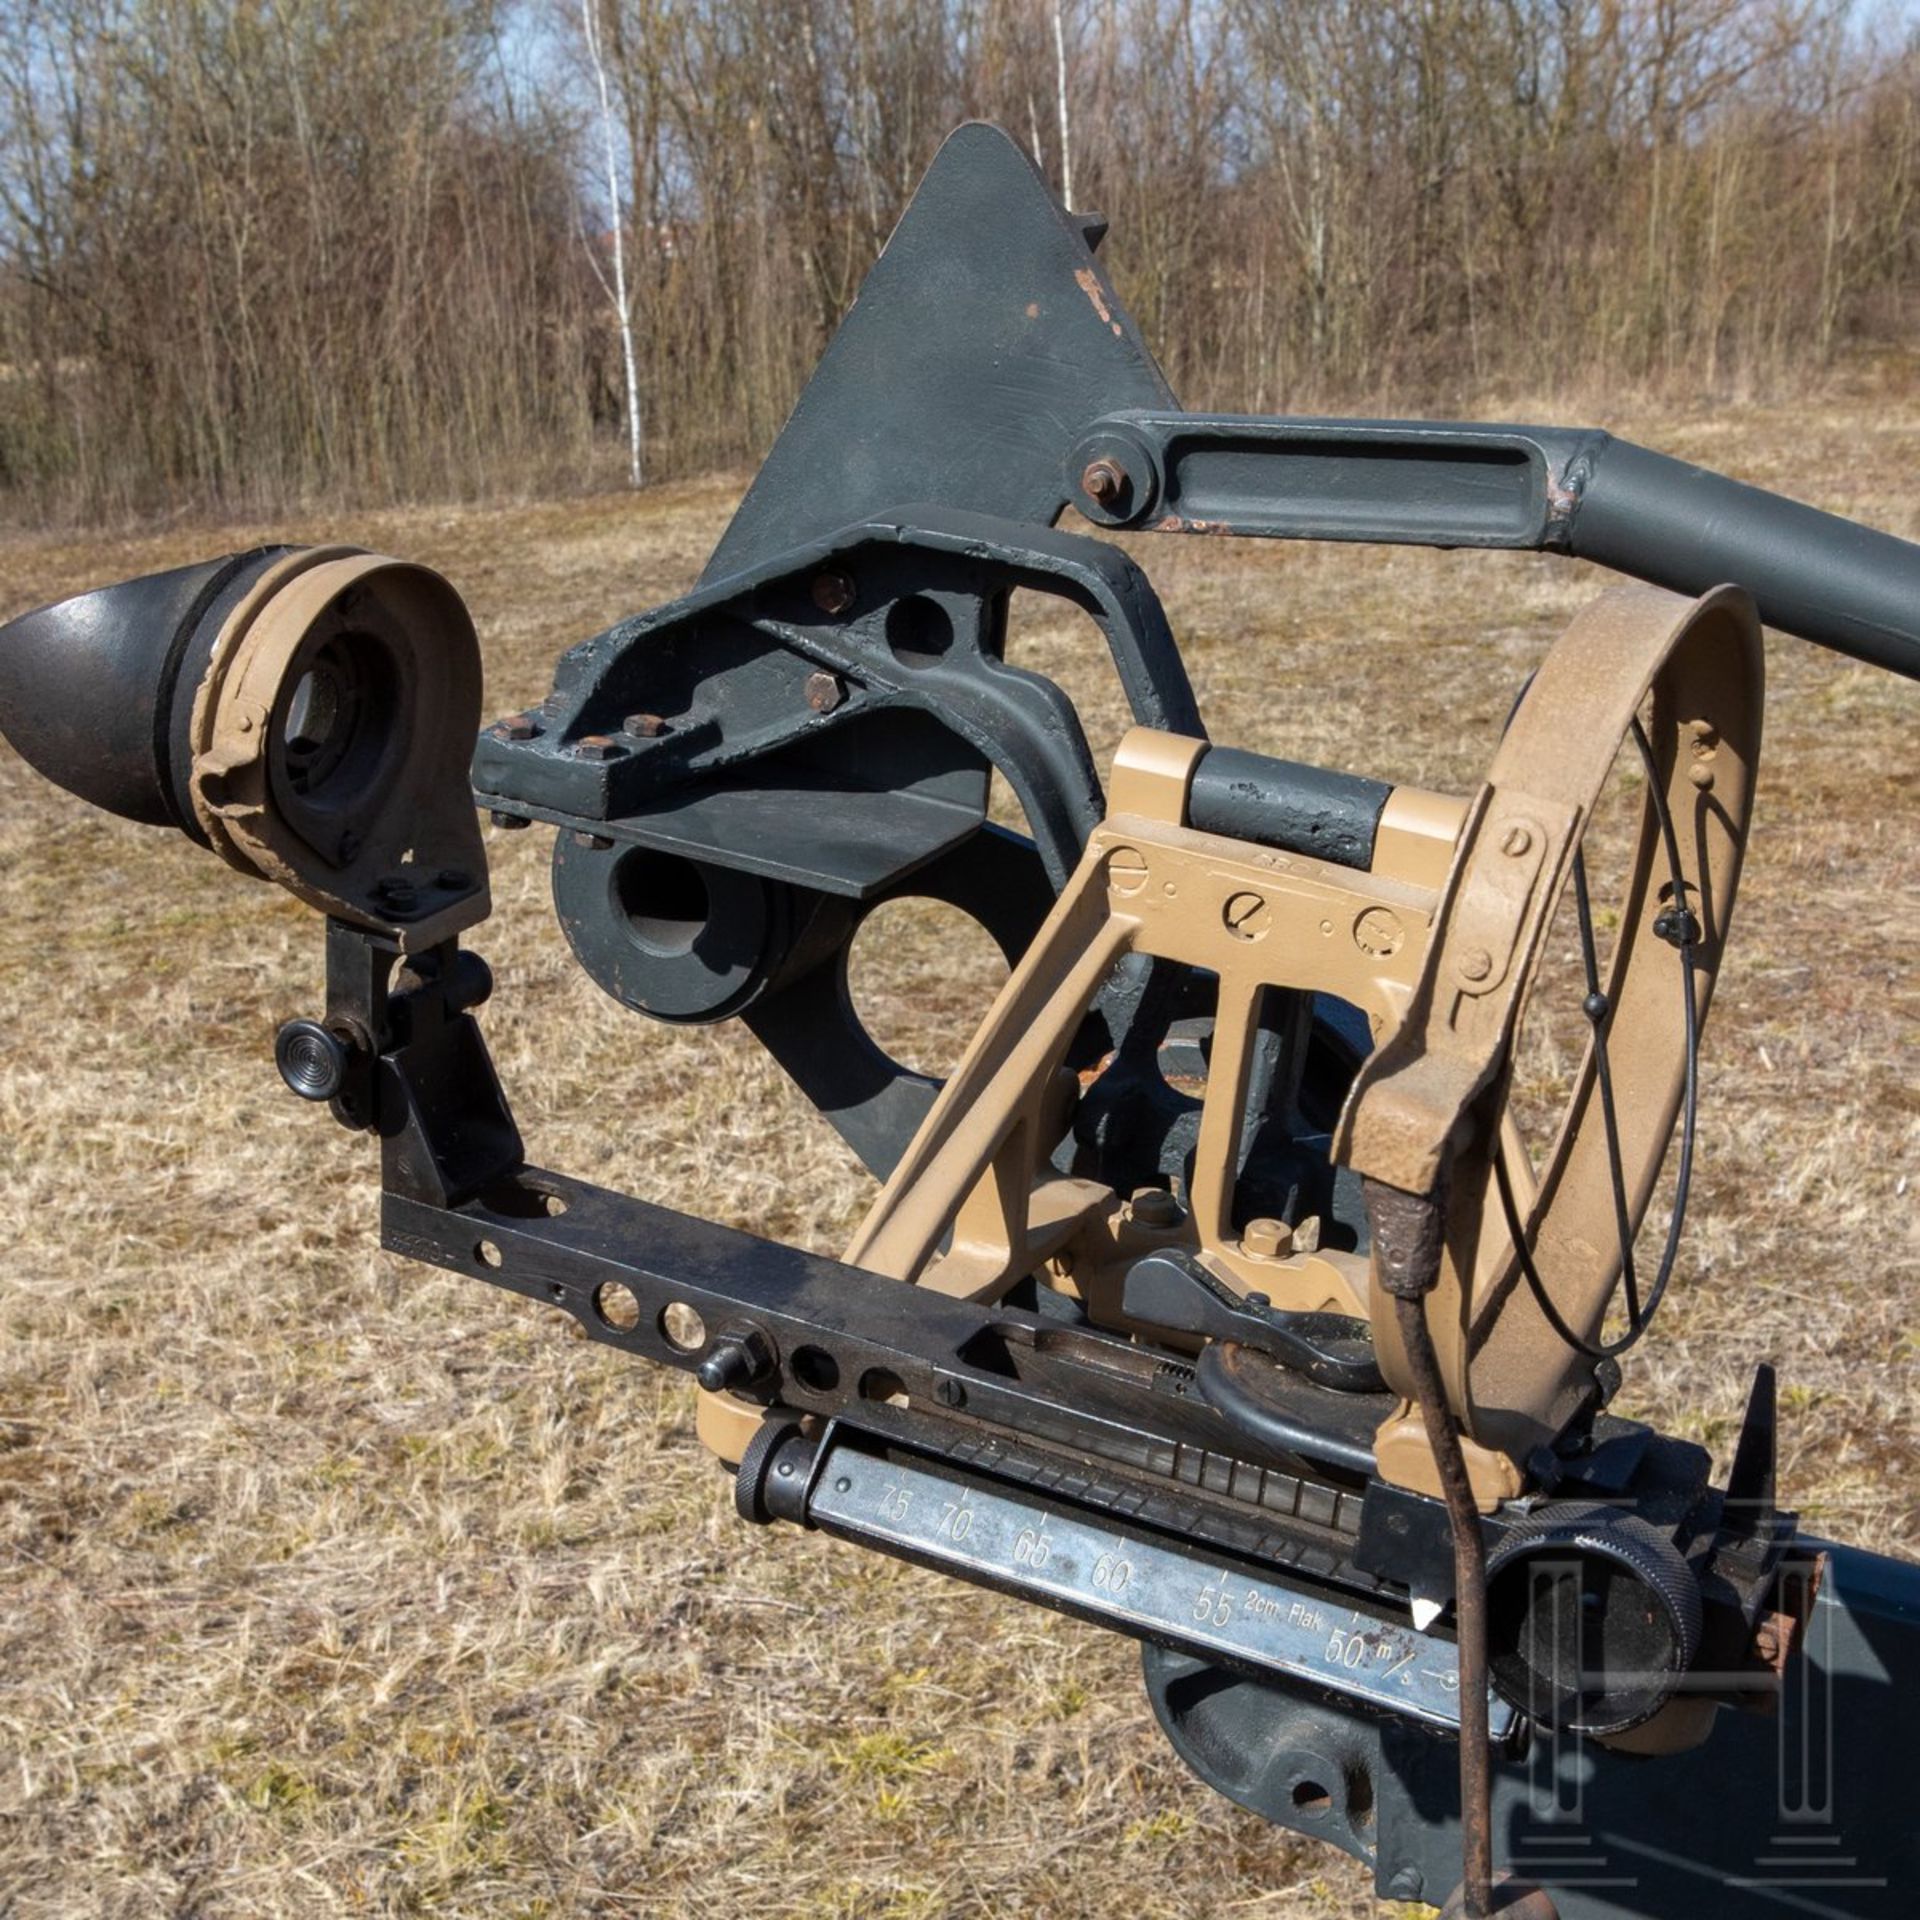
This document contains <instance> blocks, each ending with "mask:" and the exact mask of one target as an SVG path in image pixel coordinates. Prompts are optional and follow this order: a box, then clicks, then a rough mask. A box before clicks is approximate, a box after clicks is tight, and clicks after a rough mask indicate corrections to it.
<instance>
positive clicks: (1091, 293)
mask: <svg viewBox="0 0 1920 1920" xmlns="http://www.w3.org/2000/svg"><path fill="white" fill-rule="evenodd" d="M1073 277H1074V279H1075V280H1077V281H1078V282H1079V283H1080V291H1081V292H1082V293H1084V294H1085V295H1086V296H1087V298H1088V299H1089V300H1090V301H1092V302H1093V310H1094V312H1095V313H1097V314H1098V315H1099V316H1100V319H1101V321H1102V323H1103V324H1104V325H1106V326H1109V327H1112V328H1113V330H1114V332H1115V333H1118V332H1119V331H1120V329H1119V327H1118V326H1116V325H1115V324H1114V318H1113V310H1112V308H1110V307H1109V306H1108V305H1107V296H1106V293H1105V292H1104V291H1103V289H1102V288H1101V285H1100V276H1099V275H1098V274H1097V273H1095V272H1094V270H1093V269H1092V268H1091V267H1080V268H1077V269H1076V270H1075V272H1074V276H1073Z"/></svg>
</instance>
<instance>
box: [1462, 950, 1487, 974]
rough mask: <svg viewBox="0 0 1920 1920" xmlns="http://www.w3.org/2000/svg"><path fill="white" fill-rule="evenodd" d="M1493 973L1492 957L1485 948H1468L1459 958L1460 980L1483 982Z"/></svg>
mask: <svg viewBox="0 0 1920 1920" xmlns="http://www.w3.org/2000/svg"><path fill="white" fill-rule="evenodd" d="M1492 973H1493V955H1492V954H1490V953H1489V952H1488V951H1487V950H1486V948H1485V947H1469V948H1468V949H1467V950H1466V952H1465V953H1463V954H1462V955H1461V956H1460V978H1461V979H1462V980H1485V979H1488V978H1490V977H1491V975H1492Z"/></svg>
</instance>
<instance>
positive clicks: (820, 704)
mask: <svg viewBox="0 0 1920 1920" xmlns="http://www.w3.org/2000/svg"><path fill="white" fill-rule="evenodd" d="M806 694H807V705H808V706H810V707H811V708H812V709H813V710H814V712H815V713H831V712H832V711H833V710H834V708H835V707H837V706H838V705H839V704H840V703H841V701H843V700H844V699H845V698H846V697H847V685H846V682H845V681H844V680H842V679H841V678H840V676H839V675H838V674H837V673H828V672H827V671H826V669H825V668H822V669H821V670H820V671H819V672H818V673H810V674H808V675H807V686H806Z"/></svg>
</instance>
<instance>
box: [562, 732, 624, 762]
mask: <svg viewBox="0 0 1920 1920" xmlns="http://www.w3.org/2000/svg"><path fill="white" fill-rule="evenodd" d="M573 752H574V757H575V758H576V759H579V760H617V759H618V758H619V757H620V749H619V747H618V746H616V745H615V744H614V742H613V741H612V740H611V739H609V738H608V736H607V735H606V734H604V733H583V734H582V735H581V736H580V738H579V739H578V740H576V741H575V742H574V743H573Z"/></svg>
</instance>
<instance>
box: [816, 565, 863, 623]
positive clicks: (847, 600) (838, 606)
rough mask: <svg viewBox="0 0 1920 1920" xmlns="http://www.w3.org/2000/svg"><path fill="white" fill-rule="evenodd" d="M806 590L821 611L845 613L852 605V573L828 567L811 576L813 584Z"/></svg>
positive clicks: (836, 613)
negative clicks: (824, 570) (822, 571)
mask: <svg viewBox="0 0 1920 1920" xmlns="http://www.w3.org/2000/svg"><path fill="white" fill-rule="evenodd" d="M808 591H809V592H810V593H811V595H812V597H813V604H814V605H815V606H816V607H818V608H819V609H820V611H821V612H822V613H830V614H834V615H839V614H842V613H845V612H846V611H847V609H848V608H849V607H851V606H852V605H853V575H852V574H850V573H842V572H841V571H840V570H839V569H838V568H837V567H829V568H828V569H827V571H826V572H825V573H816V574H815V575H814V576H813V585H812V586H811V587H810V588H809V589H808Z"/></svg>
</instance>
